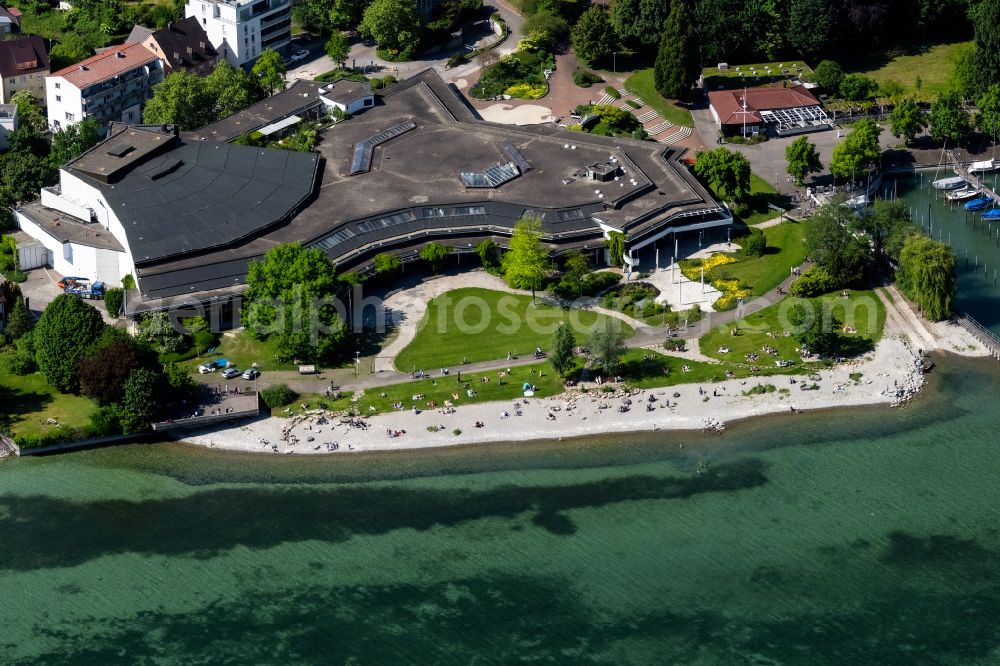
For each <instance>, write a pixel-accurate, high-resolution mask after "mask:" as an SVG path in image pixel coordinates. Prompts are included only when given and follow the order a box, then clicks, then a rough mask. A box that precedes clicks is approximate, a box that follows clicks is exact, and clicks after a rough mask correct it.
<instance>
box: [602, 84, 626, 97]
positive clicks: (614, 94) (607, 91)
mask: <svg viewBox="0 0 1000 666" xmlns="http://www.w3.org/2000/svg"><path fill="white" fill-rule="evenodd" d="M604 93H605V94H606V95H608V96H609V97H611V99H621V98H622V94H621V93H620V92H618V91H617V90H615V88H614V86H604Z"/></svg>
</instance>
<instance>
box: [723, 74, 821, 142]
mask: <svg viewBox="0 0 1000 666" xmlns="http://www.w3.org/2000/svg"><path fill="white" fill-rule="evenodd" d="M708 104H709V109H711V111H712V117H713V118H715V122H716V123H718V124H719V129H721V130H722V133H723V134H725V135H727V136H731V135H734V134H737V135H744V136H749V135H752V134H758V133H760V132H769V133H772V134H776V135H778V136H790V135H793V134H804V133H806V132H817V131H820V130H825V129H829V128H830V119H829V118H828V117H827V115H826V112H825V111H824V110H823V107H822V106H821V105H820V103H819V100H818V99H816V97H815V96H814V95H813V94H812V93H811V92H809V90H807V89H806V87H805V86H801V85H799V86H793V87H791V88H777V87H770V86H766V87H760V88H741V89H735V90H713V91H711V92H709V93H708Z"/></svg>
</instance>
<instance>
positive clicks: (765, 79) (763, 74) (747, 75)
mask: <svg viewBox="0 0 1000 666" xmlns="http://www.w3.org/2000/svg"><path fill="white" fill-rule="evenodd" d="M737 67H739V68H740V69H739V71H737V69H736V68H737ZM769 67H770V68H771V71H770V73H768V71H767V69H768V68H769ZM782 68H784V69H785V70H787V71H788V72H789V74H782V73H781V70H782ZM796 68H800V69H801V71H802V73H804V74H811V73H812V69H810V68H809V65H807V64H806V63H805V62H803V61H802V60H784V61H781V62H762V63H752V64H747V65H734V64H732V63H730V65H729V69H727V70H720V69H719V68H717V67H706V68H704V69H703V70H701V75H702V76H703V77H705V89H706V90H720V89H723V88H735V87H743V86H744V85H746V86H748V87H752V86H763V85H767V84H769V83H775V82H777V81H780V80H782V79H787V78H788V77H789V76H790V75H794V74H796V73H797V72H798V71H799V70H798V69H796ZM754 69H756V70H757V71H756V73H752V70H754Z"/></svg>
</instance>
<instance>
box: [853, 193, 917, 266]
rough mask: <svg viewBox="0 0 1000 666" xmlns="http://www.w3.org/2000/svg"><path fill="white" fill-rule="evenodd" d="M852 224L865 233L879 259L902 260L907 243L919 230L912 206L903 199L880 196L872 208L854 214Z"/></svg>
mask: <svg viewBox="0 0 1000 666" xmlns="http://www.w3.org/2000/svg"><path fill="white" fill-rule="evenodd" d="M852 228H853V229H854V231H855V232H857V233H861V234H864V235H865V236H866V237H867V238H868V240H869V242H870V244H871V248H872V253H873V254H874V256H875V258H876V259H879V260H882V259H885V258H889V259H892V260H894V261H898V260H899V253H900V251H901V250H902V248H903V243H905V242H906V239H908V238H909V237H910V236H912V235H914V234H916V233H917V228H916V227H915V226H913V221H912V220H911V219H910V209H909V208H908V207H907V206H906V204H904V203H903V202H902V201H899V200H895V201H890V200H886V199H878V200H876V201H875V205H874V206H873V207H871V208H869V209H865V210H862V211H860V213H859V214H858V215H856V216H855V217H854V221H853V223H852Z"/></svg>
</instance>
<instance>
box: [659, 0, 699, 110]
mask: <svg viewBox="0 0 1000 666" xmlns="http://www.w3.org/2000/svg"><path fill="white" fill-rule="evenodd" d="M700 65H701V61H700V59H699V57H698V49H697V48H696V46H695V43H694V28H693V22H692V16H691V12H690V10H689V9H688V4H687V0H671V3H670V14H669V15H668V16H667V20H666V22H665V23H664V24H663V32H662V33H661V36H660V47H659V51H658V52H657V54H656V63H655V65H654V67H653V81H654V83H655V85H656V90H657V92H659V93H660V94H661V95H663V96H664V97H669V98H671V99H684V98H686V97H687V96H688V93H689V92H690V91H691V84H693V83H694V82H695V80H696V79H697V78H698V74H699V72H700V70H701V66H700Z"/></svg>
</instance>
